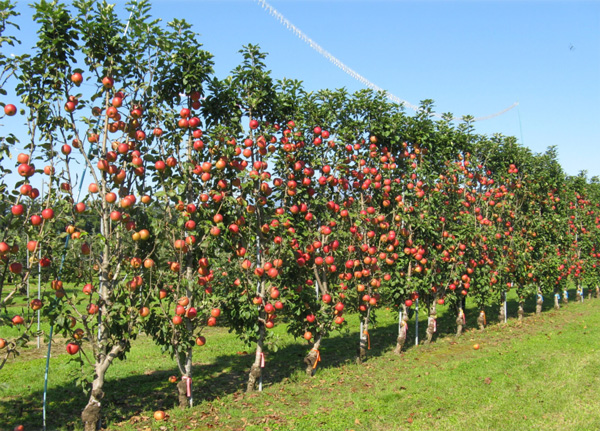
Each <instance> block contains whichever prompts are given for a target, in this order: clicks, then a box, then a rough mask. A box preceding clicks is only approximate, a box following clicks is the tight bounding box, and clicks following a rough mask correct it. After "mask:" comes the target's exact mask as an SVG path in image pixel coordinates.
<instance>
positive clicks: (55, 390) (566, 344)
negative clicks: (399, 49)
mask: <svg viewBox="0 0 600 431" xmlns="http://www.w3.org/2000/svg"><path fill="white" fill-rule="evenodd" d="M571 297H574V295H573V296H571ZM546 302H547V303H546V304H545V309H547V308H549V307H550V306H551V304H550V303H549V302H550V301H546ZM533 308H534V307H533V304H528V306H527V309H528V310H532V309H533ZM599 308H600V300H586V301H585V302H584V303H583V304H576V303H570V304H569V305H568V306H567V307H563V308H562V309H561V310H560V311H558V312H555V311H553V310H545V311H544V313H543V314H542V315H541V316H534V315H529V316H527V317H526V319H525V320H524V321H523V323H519V322H517V321H516V320H515V319H510V320H509V323H508V324H507V325H498V324H497V322H494V321H493V318H494V316H495V315H496V314H497V311H496V310H490V311H489V312H488V317H490V318H491V320H492V322H491V325H489V326H488V328H487V329H486V330H485V331H483V332H480V331H476V330H470V331H468V332H467V333H466V334H465V335H464V336H463V337H461V338H459V339H456V338H455V337H454V336H453V335H452V334H451V332H452V331H453V330H454V328H453V327H452V326H451V324H450V323H449V322H450V321H451V320H453V318H452V316H451V315H450V313H448V310H447V309H446V307H442V310H441V312H440V319H439V323H440V324H439V326H438V327H439V329H440V333H439V334H438V336H439V338H436V340H435V342H434V343H433V344H432V345H430V346H418V347H415V346H413V345H411V346H408V349H407V350H406V351H405V353H403V354H402V355H401V356H395V355H393V354H392V353H391V350H392V349H393V347H394V344H395V335H396V331H397V322H396V320H395V319H396V316H395V315H394V314H393V313H391V312H386V310H379V314H378V325H377V327H376V328H374V329H373V330H372V331H370V333H371V350H370V352H369V353H370V355H369V359H368V360H367V361H366V362H365V363H363V364H362V365H356V364H355V362H354V356H355V350H356V345H357V342H358V331H357V329H356V322H357V321H356V319H355V318H354V319H353V318H352V316H350V319H349V320H350V322H349V330H348V331H345V332H343V333H341V334H337V335H336V336H334V337H333V338H332V339H329V340H327V341H326V342H325V345H324V346H323V348H322V350H321V354H322V362H321V363H320V364H319V367H318V369H317V373H316V375H315V377H313V378H307V377H306V376H305V374H304V371H303V366H302V365H303V364H302V358H303V356H304V354H305V353H306V352H307V350H308V345H307V344H306V342H304V341H303V340H302V341H300V340H294V339H293V338H291V337H289V336H287V335H286V334H285V327H284V325H280V326H278V327H276V334H277V335H278V337H279V338H280V343H279V345H280V349H279V351H278V352H277V353H273V352H271V353H269V354H268V355H267V364H266V366H267V368H266V370H265V372H266V375H265V379H264V391H263V392H262V393H257V394H251V395H246V394H244V393H243V387H244V383H245V379H246V372H247V371H248V369H249V366H250V364H251V362H252V359H253V358H252V355H251V354H250V355H248V354H247V353H246V352H250V353H252V349H251V348H250V347H247V346H244V345H243V344H242V343H241V342H239V341H238V340H237V339H236V337H235V335H233V334H229V333H228V332H227V330H226V329H223V328H209V329H211V330H212V331H209V332H208V334H207V345H206V346H204V347H202V348H197V350H196V356H195V359H194V364H195V369H194V373H195V379H194V385H195V389H194V396H195V401H196V407H194V408H193V409H190V410H185V411H182V410H179V409H177V408H175V407H174V406H175V404H176V394H175V387H174V385H173V384H171V383H169V382H168V377H169V376H170V375H172V374H177V372H176V369H175V366H174V363H173V362H172V361H171V359H170V358H169V357H168V356H167V355H163V354H162V353H161V352H160V349H159V348H158V347H156V346H155V345H154V343H153V342H152V340H149V339H148V338H146V337H140V338H139V339H138V340H136V342H135V343H134V345H133V349H132V351H131V353H130V354H129V356H128V360H127V361H124V362H118V363H115V365H114V366H113V367H112V368H111V369H110V371H109V375H108V381H107V385H106V393H107V396H106V398H105V400H104V401H105V402H104V408H105V410H104V413H105V422H104V426H105V428H107V429H111V430H112V429H115V430H144V429H147V430H186V429H192V430H193V429H199V430H201V429H217V430H267V429H269V430H351V429H353V430H404V429H413V430H433V429H435V430H456V429H474V430H507V429H512V430H559V429H560V430H566V429H568V430H592V429H600V401H599V400H598V399H599V397H598V396H597V394H596V388H597V387H598V383H600V382H599V380H600V377H599V376H598V372H597V370H599V369H600V353H599V351H600V350H599V349H600V337H599V336H598V334H600V313H598V310H599ZM515 309H516V304H515V303H514V301H511V303H510V308H509V314H510V315H512V316H514V315H515ZM469 314H470V319H469V321H468V324H469V325H470V327H474V326H475V322H474V319H475V317H476V316H475V314H476V313H475V311H474V310H473V311H472V312H471V313H469ZM420 317H423V318H424V317H425V316H423V315H422V314H421V316H420ZM413 325H414V319H413V321H412V322H411V331H414V326H413ZM424 326H425V325H424V322H423V321H422V322H421V328H420V329H421V330H424ZM412 335H414V332H413V334H412ZM423 335H424V334H421V337H423ZM0 336H1V335H0ZM64 343H65V340H59V339H55V346H54V347H53V349H54V352H55V353H54V355H53V357H52V360H51V368H50V380H49V391H48V400H49V407H48V429H49V430H59V429H78V418H79V413H80V411H81V409H82V408H83V405H84V403H85V399H84V398H83V397H81V396H80V394H81V392H80V389H79V388H77V387H76V386H75V385H74V379H75V377H76V375H77V373H78V367H77V365H76V364H74V363H72V362H69V357H68V356H67V355H66V354H64V353H63V352H64ZM476 343H477V344H479V345H480V346H481V348H480V349H479V350H474V349H473V345H474V344H476ZM33 345H34V346H35V343H33ZM45 352H46V350H45V349H40V350H37V349H35V348H30V349H27V350H26V351H25V353H24V354H23V355H22V357H20V358H17V359H16V360H11V362H10V363H9V364H7V365H6V366H5V367H4V369H3V370H1V371H0V429H2V430H4V429H6V430H12V428H13V427H14V426H15V425H16V424H19V423H22V424H24V425H25V427H26V429H27V430H37V429H41V424H42V416H41V409H42V389H43V377H44V365H45V357H44V356H45ZM157 409H165V410H167V413H168V418H167V420H166V421H164V422H155V421H154V419H152V414H153V412H154V411H155V410H157Z"/></svg>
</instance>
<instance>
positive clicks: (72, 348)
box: [67, 343, 79, 355]
mask: <svg viewBox="0 0 600 431" xmlns="http://www.w3.org/2000/svg"><path fill="white" fill-rule="evenodd" d="M77 352H79V344H75V343H69V344H67V353H68V354H69V355H75V354H76V353H77Z"/></svg>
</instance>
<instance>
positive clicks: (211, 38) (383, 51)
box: [18, 0, 600, 176]
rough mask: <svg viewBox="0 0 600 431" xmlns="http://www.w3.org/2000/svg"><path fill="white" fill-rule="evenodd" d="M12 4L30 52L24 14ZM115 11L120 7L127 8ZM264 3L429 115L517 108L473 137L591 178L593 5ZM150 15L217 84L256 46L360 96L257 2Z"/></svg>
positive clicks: (598, 103) (296, 74) (597, 151)
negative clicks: (426, 107)
mask: <svg viewBox="0 0 600 431" xmlns="http://www.w3.org/2000/svg"><path fill="white" fill-rule="evenodd" d="M18 3H19V11H21V12H22V13H23V15H22V17H20V19H19V21H20V23H21V24H22V29H27V30H26V31H27V32H28V33H27V34H23V32H22V34H21V36H22V39H23V41H24V44H23V45H24V46H30V44H31V43H32V42H33V33H32V32H31V27H30V26H29V28H28V27H27V25H28V24H29V23H30V12H29V11H28V8H27V6H26V2H21V1H19V2H18ZM27 3H28V2H27ZM116 3H117V4H118V7H119V8H120V9H121V10H122V6H123V5H124V2H123V1H118V2H116ZM269 3H270V4H271V5H272V6H273V7H275V8H276V9H277V10H278V11H279V12H280V13H281V14H283V15H284V16H285V17H286V18H287V19H288V20H289V21H291V22H292V23H294V24H295V25H296V26H297V27H298V28H300V29H301V30H302V31H303V32H304V33H306V34H307V35H308V36H309V37H311V38H312V39H313V40H314V41H316V42H317V43H319V44H320V45H321V46H322V47H323V48H325V49H326V50H328V51H329V52H330V53H331V54H333V55H334V56H336V57H337V58H338V59H339V60H341V61H342V62H343V63H345V64H346V65H347V66H349V67H351V68H352V69H354V70H355V71H356V72H358V73H360V74H361V75H363V76H364V77H366V78H367V79H368V80H370V81H371V82H373V83H375V84H376V85H378V86H380V87H382V88H384V89H386V90H388V91H389V92H390V93H392V94H394V95H396V96H398V97H400V98H402V99H404V100H407V101H409V102H411V103H414V104H418V103H419V101H421V100H423V99H433V100H435V106H436V110H437V111H438V112H452V113H453V114H455V115H456V116H462V115H465V114H471V115H473V116H475V117H481V116H486V115H489V114H493V113H495V112H498V111H501V110H502V109H504V108H506V107H508V106H510V105H512V104H513V103H514V102H519V106H518V108H515V109H513V110H511V111H509V112H507V113H505V114H503V115H501V116H498V117H495V118H493V119H490V120H486V121H481V122H478V123H476V130H477V131H478V132H479V133H484V134H488V135H490V134H493V133H502V134H504V135H510V136H516V137H517V138H518V139H519V141H521V139H522V142H523V143H524V144H525V145H526V146H528V147H529V148H531V149H532V150H533V151H534V152H543V151H545V150H546V148H547V147H548V146H557V147H558V151H559V160H560V162H561V164H562V166H563V168H564V169H565V171H566V172H567V173H568V174H577V173H578V172H579V171H581V170H587V171H588V174H589V175H590V176H593V175H599V176H600V1H587V2H585V1H576V0H570V1H516V0H514V1H513V0H505V1H485V0H480V1H466V0H465V1H429V0H421V1H401V0H397V1H395V0H386V1H384V0H381V1H378V0H370V1H366V0H346V1H342V0H328V1H327V0H325V1H316V0H315V1H311V0H270V1H269ZM122 14H123V19H124V20H126V19H127V16H128V14H127V13H126V12H124V11H123V12H122ZM153 15H154V16H156V17H160V18H162V19H163V20H164V21H165V22H167V21H169V20H170V19H172V18H174V17H177V18H185V19H186V20H187V21H188V22H190V23H191V24H192V25H193V29H194V30H195V31H196V32H198V33H199V34H200V35H201V37H200V40H201V41H202V43H203V44H204V49H206V50H208V51H210V52H212V53H213V54H214V56H215V62H216V67H215V69H216V74H217V76H219V77H224V76H226V75H227V74H228V73H229V72H230V71H231V70H232V69H233V68H234V67H235V66H236V65H237V64H239V63H240V61H241V56H240V54H238V50H239V49H240V48H241V47H242V45H244V44H248V43H253V44H258V45H260V46H261V48H262V49H263V50H264V51H266V52H268V53H269V56H268V58H267V65H268V67H269V68H270V69H271V71H272V73H273V76H274V77H275V78H283V77H287V78H295V79H300V80H302V81H304V85H305V88H307V89H309V90H316V89H320V88H340V87H346V88H347V89H348V90H350V91H354V90H358V89H361V88H363V86H362V84H360V83H359V82H357V81H355V80H354V79H352V78H351V77H349V76H348V75H346V74H345V73H344V72H342V71H341V70H340V69H338V68H337V67H335V66H334V65H333V64H331V63H330V62H329V61H327V60H326V59H325V58H323V57H322V56H320V55H319V54H318V53H317V52H315V51H313V50H312V49H311V48H310V47H309V46H308V45H307V44H305V43H304V42H303V41H301V40H300V39H299V38H298V37H296V36H295V35H294V34H293V33H292V32H290V31H289V30H287V29H286V28H285V27H284V26H283V25H282V24H280V23H279V22H278V21H277V20H276V19H275V18H273V17H272V16H270V15H269V14H268V13H267V12H266V11H265V10H263V9H262V8H261V7H260V6H259V5H258V3H257V2H256V1H254V0H193V1H192V0H188V1H182V0H156V1H154V2H153ZM409 112H410V111H409ZM521 130H522V132H521Z"/></svg>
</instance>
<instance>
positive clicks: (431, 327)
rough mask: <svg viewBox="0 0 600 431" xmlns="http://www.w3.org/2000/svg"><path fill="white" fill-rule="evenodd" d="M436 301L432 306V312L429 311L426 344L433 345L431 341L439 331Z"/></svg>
mask: <svg viewBox="0 0 600 431" xmlns="http://www.w3.org/2000/svg"><path fill="white" fill-rule="evenodd" d="M435 305H436V304H435V301H434V302H433V305H432V306H431V310H429V317H428V318H427V330H426V331H425V337H426V338H425V341H424V344H429V343H431V340H432V339H433V334H434V332H436V331H437V321H436V318H437V313H436V306H435Z"/></svg>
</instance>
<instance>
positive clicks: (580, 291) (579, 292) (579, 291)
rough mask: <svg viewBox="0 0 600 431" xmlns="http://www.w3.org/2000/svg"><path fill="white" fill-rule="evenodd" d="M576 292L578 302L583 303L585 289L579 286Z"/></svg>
mask: <svg viewBox="0 0 600 431" xmlns="http://www.w3.org/2000/svg"><path fill="white" fill-rule="evenodd" d="M576 292H577V293H576V295H577V302H583V287H581V285H578V286H577V290H576Z"/></svg>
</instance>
